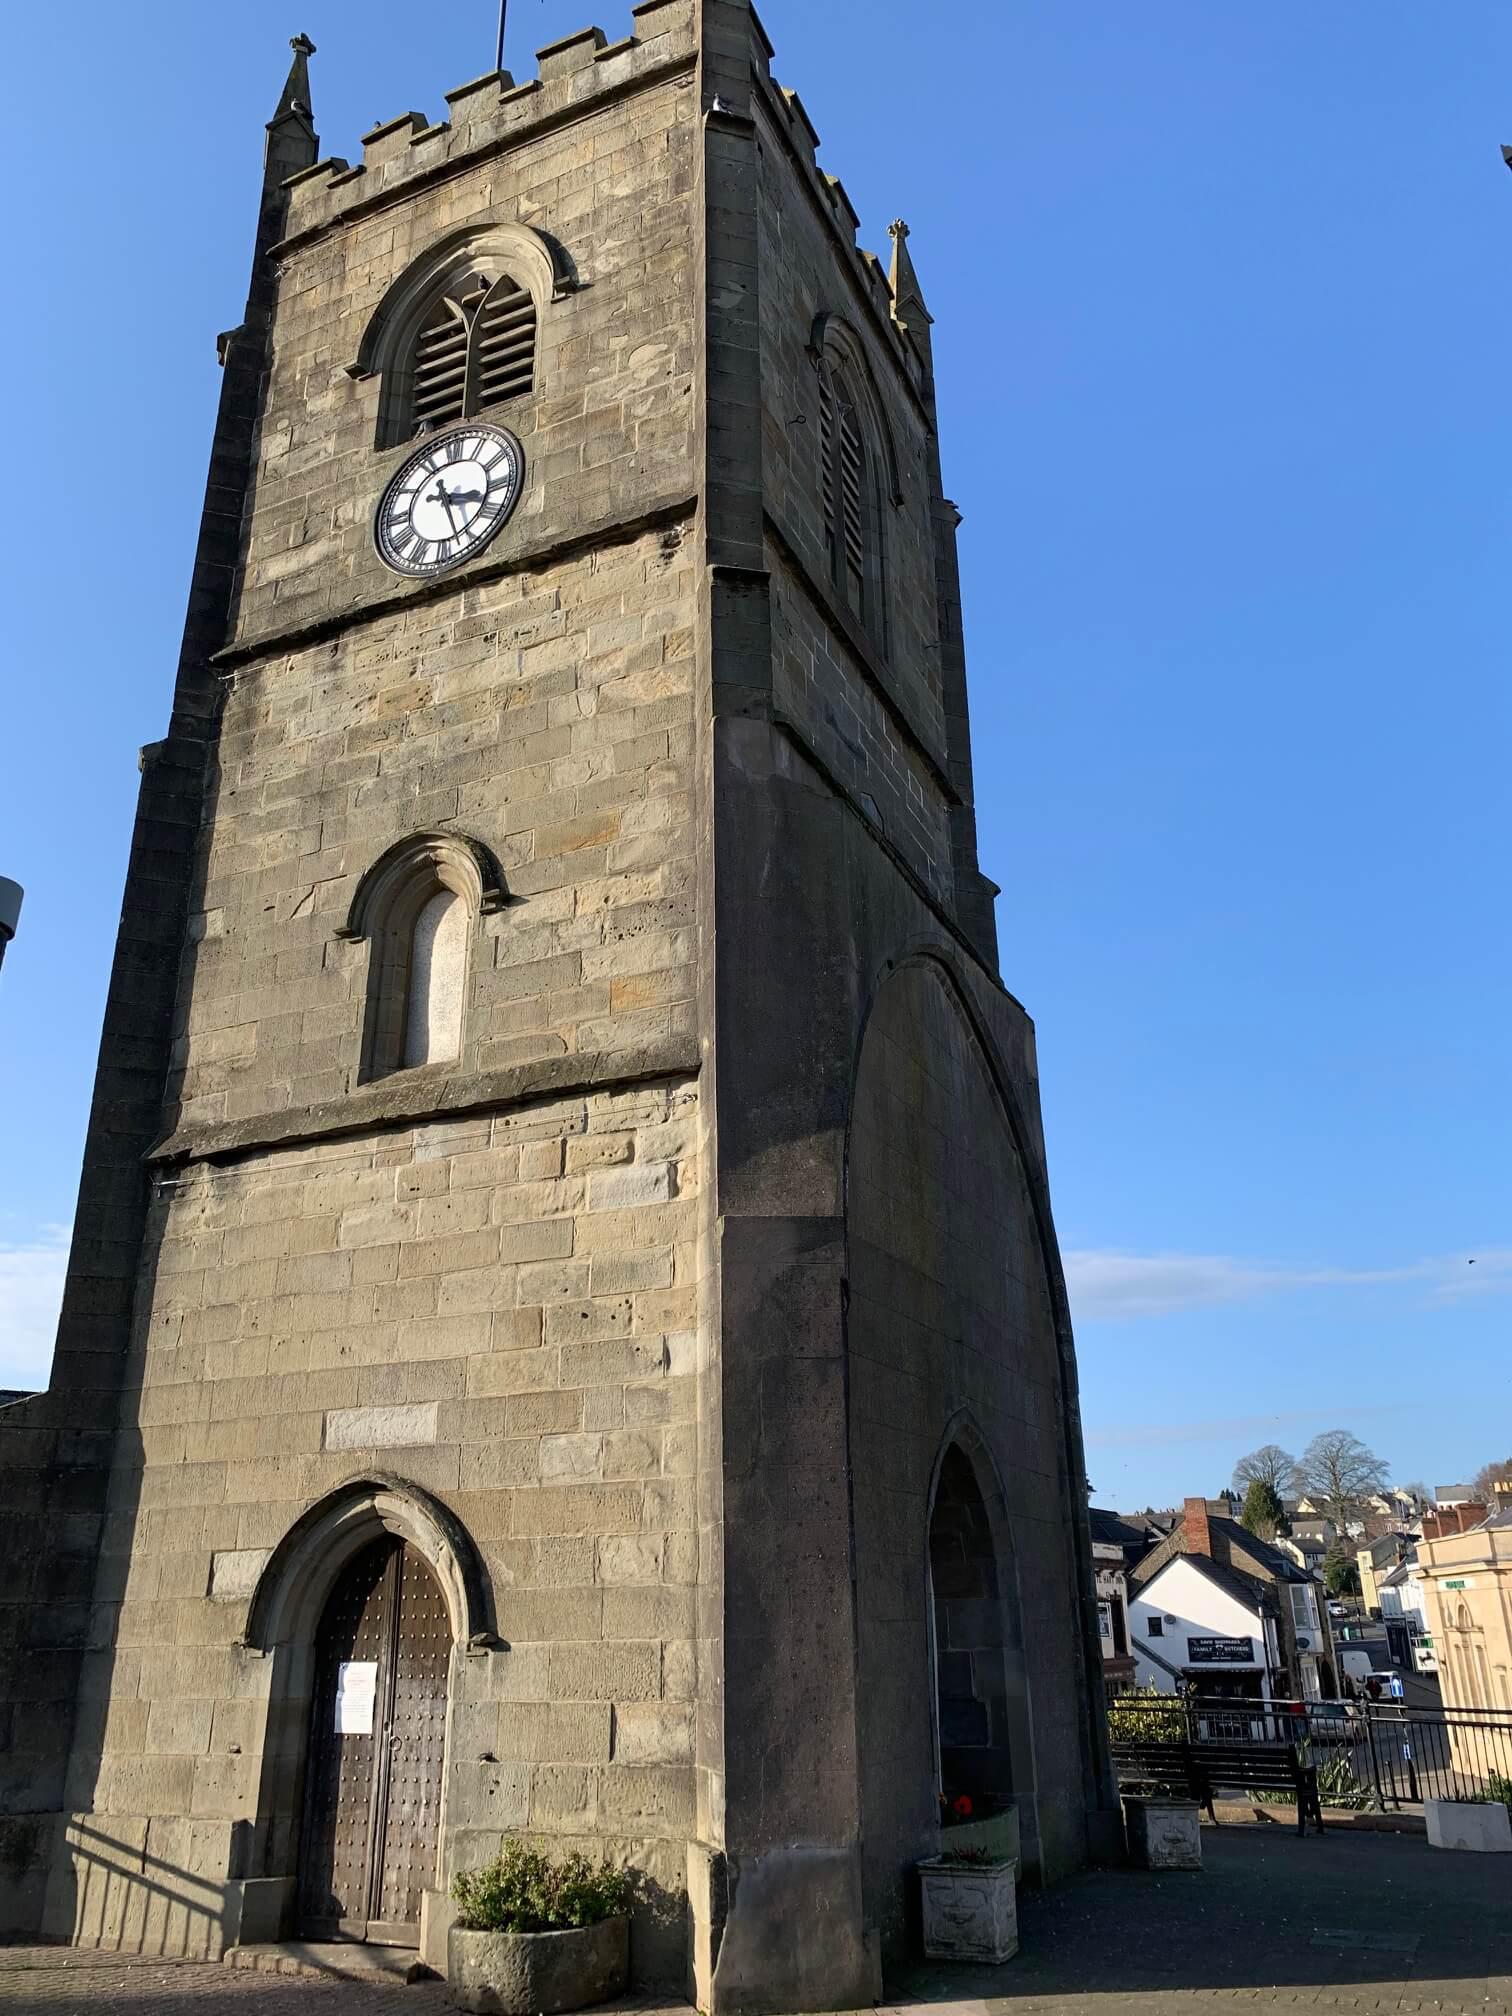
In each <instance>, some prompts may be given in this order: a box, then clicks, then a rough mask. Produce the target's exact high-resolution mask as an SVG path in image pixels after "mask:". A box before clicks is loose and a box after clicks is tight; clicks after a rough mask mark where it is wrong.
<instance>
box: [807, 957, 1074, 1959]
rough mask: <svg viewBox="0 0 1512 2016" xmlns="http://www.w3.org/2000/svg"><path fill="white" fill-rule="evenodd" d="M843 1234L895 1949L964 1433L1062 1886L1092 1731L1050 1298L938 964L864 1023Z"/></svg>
mask: <svg viewBox="0 0 1512 2016" xmlns="http://www.w3.org/2000/svg"><path fill="white" fill-rule="evenodd" d="M846 1231H847V1239H848V1250H849V1259H850V1289H851V1298H850V1310H849V1320H848V1324H847V1334H848V1338H849V1346H850V1350H849V1363H850V1451H851V1463H852V1466H853V1492H854V1503H855V1530H856V1600H857V1612H858V1631H859V1638H860V1646H859V1660H858V1670H859V1672H860V1676H861V1679H860V1690H859V1692H860V1699H859V1714H860V1725H861V1755H862V1810H863V1838H864V1841H865V1848H866V1858H867V1871H866V1877H867V1903H868V1909H869V1910H870V1912H871V1913H872V1914H873V1916H874V1918H875V1921H876V1922H877V1923H878V1925H879V1926H880V1927H881V1929H882V1933H883V1940H884V1950H885V1951H886V1952H887V1953H888V1955H889V1957H901V1956H902V1953H903V1952H904V1950H905V1949H906V1935H907V1901H906V1891H905V1886H904V1881H903V1875H904V1871H905V1870H906V1869H907V1868H908V1867H909V1866H910V1865H911V1864H912V1863H913V1862H914V1861H916V1860H918V1859H919V1858H921V1857H922V1856H925V1855H928V1854H932V1853H934V1852H936V1847H937V1843H938V1840H939V1833H938V1829H939V1811H938V1806H937V1786H938V1779H937V1757H936V1737H935V1733H934V1728H933V1721H934V1713H935V1704H934V1699H933V1695H934V1684H935V1683H934V1672H933V1668H932V1664H931V1659H930V1622H929V1600H930V1599H929V1590H928V1578H927V1572H926V1566H927V1560H928V1547H927V1536H928V1532H929V1522H930V1510H931V1501H932V1493H933V1489H934V1485H935V1480H936V1476H937V1472H938V1466H939V1464H940V1461H941V1458H942V1455H943V1454H944V1451H945V1449H946V1446H947V1442H948V1440H949V1439H950V1438H951V1437H952V1435H953V1434H956V1433H959V1432H962V1431H964V1432H965V1434H966V1436H967V1438H968V1439H967V1441H966V1443H965V1444H964V1445H963V1446H964V1448H965V1450H966V1453H967V1454H968V1455H969V1456H970V1457H971V1458H972V1460H973V1465H974V1468H976V1469H977V1470H978V1471H979V1472H980V1473H981V1474H979V1475H978V1477H977V1484H978V1488H979V1490H980V1491H981V1493H982V1495H983V1497H984V1498H985V1499H987V1500H989V1501H991V1500H993V1499H995V1498H997V1497H998V1495H999V1494H1001V1499H1002V1507H1001V1515H1000V1520H999V1522H998V1524H999V1530H998V1532H997V1533H995V1535H994V1540H995V1543H996V1549H995V1551H996V1554H997V1560H996V1568H997V1582H998V1588H999V1592H1000V1598H1001V1601H1002V1605H1003V1611H1004V1615H1005V1618H1006V1620H1007V1624H1008V1630H1007V1638H1008V1648H1007V1651H1006V1654H1001V1655H998V1657H997V1667H998V1671H997V1673H996V1675H995V1676H993V1677H994V1678H995V1681H996V1683H997V1691H1001V1687H1002V1684H1003V1677H1004V1675H1003V1669H1004V1664H1005V1657H1006V1661H1007V1666H1008V1672H1009V1678H1010V1681H1011V1682H1012V1683H1015V1684H1016V1687H1017V1689H1018V1692H1019V1694H1020V1696H1022V1693H1023V1692H1024V1691H1025V1685H1024V1683H1025V1672H1026V1671H1027V1674H1028V1684H1027V1695H1028V1703H1027V1707H1028V1714H1027V1716H1025V1717H1023V1718H1022V1719H1021V1721H1020V1724H1019V1727H1018V1729H1017V1730H1016V1731H1015V1732H1014V1733H1015V1735H1016V1736H1017V1740H1016V1741H1014V1743H1013V1745H1012V1749H1013V1758H1012V1762H1013V1776H1014V1786H1013V1791H1014V1796H1015V1798H1016V1799H1017V1801H1018V1804H1019V1809H1020V1822H1021V1836H1022V1840H1023V1843H1024V1850H1025V1855H1026V1859H1027V1861H1028V1862H1029V1864H1030V1865H1031V1866H1032V1867H1033V1869H1034V1870H1035V1872H1036V1873H1044V1874H1046V1875H1056V1874H1060V1873H1062V1872H1063V1871H1065V1870H1066V1869H1068V1868H1071V1867H1074V1866H1076V1864H1077V1863H1079V1862H1080V1861H1081V1860H1082V1859H1083V1858H1084V1856H1085V1853H1086V1827H1085V1816H1084V1811H1083V1802H1082V1800H1081V1799H1080V1798H1077V1799H1074V1800H1072V1799H1067V1798H1066V1797H1065V1796H1064V1789H1063V1788H1065V1787H1067V1786H1072V1787H1079V1786H1080V1783H1081V1779H1082V1770H1083V1750H1082V1741H1083V1738H1082V1716H1081V1712H1080V1709H1079V1705H1078V1703H1077V1700H1076V1696H1075V1694H1074V1692H1071V1691H1069V1690H1068V1689H1067V1687H1066V1685H1065V1683H1064V1678H1063V1677H1062V1676H1065V1675H1067V1674H1069V1673H1072V1672H1074V1671H1075V1669H1076V1659H1077V1647H1076V1630H1077V1609H1076V1605H1075V1604H1074V1603H1072V1602H1070V1601H1068V1592H1069V1591H1070V1590H1072V1589H1074V1588H1075V1587H1076V1582H1077V1572H1076V1563H1075V1558H1074V1549H1073V1542H1072V1531H1071V1526H1070V1509H1071V1506H1072V1504H1073V1503H1074V1497H1073V1491H1072V1486H1071V1481H1070V1479H1069V1477H1068V1474H1067V1451H1066V1443H1065V1437H1064V1427H1063V1421H1064V1411H1063V1410H1064V1395H1063V1391H1062V1377H1061V1365H1060V1350H1059V1344H1058V1340H1057V1337H1056V1332H1055V1323H1054V1316H1053V1309H1052V1302H1051V1294H1050V1285H1049V1281H1048V1278H1047V1274H1046V1263H1045V1256H1044V1252H1043V1250H1042V1245H1041V1234H1040V1228H1039V1227H1038V1226H1037V1224H1036V1222H1035V1213H1034V1206H1033V1202H1032V1199H1031V1196H1030V1192H1029V1188H1028V1184H1027V1182H1026V1180H1025V1175H1024V1170H1023V1167H1022V1164H1021V1161H1020V1157H1019V1153H1018V1151H1017V1150H1016V1148H1015V1145H1014V1142H1013V1138H1012V1135H1011V1133H1010V1129H1009V1124H1008V1119H1007V1116H1006V1114H1005V1112H1004V1109H1003V1104H1002V1099H1001V1096H1000V1094H999V1092H998V1089H997V1087H996V1086H995V1085H994V1083H993V1079H992V1074H991V1071H990V1070H989V1068H988V1065H987V1061H986V1059H985V1057H984V1055H983V1053H982V1051H981V1048H980V1045H979V1043H978V1041H977V1039H976V1038H975V1036H974V1035H973V1034H972V1032H971V1029H970V1026H969V1024H968V1022H967V1019H966V1015H965V1013H964V1012H963V1002H962V999H961V997H960V996H959V994H958V993H957V992H956V991H955V989H954V986H953V984H952V983H951V981H950V980H949V979H948V978H947V977H946V971H945V969H944V968H943V967H941V966H939V965H936V964H934V963H933V962H927V963H926V962H920V963H915V964H910V965H905V966H903V967H902V968H900V970H899V971H897V972H896V973H895V974H894V975H893V976H892V977H891V978H890V979H889V980H888V981H886V982H885V983H884V985H883V987H882V989H881V991H880V993H879V995H878V996H877V999H876V1002H875V1004H874V1006H873V1008H872V1011H871V1014H870V1017H869V1018H868V1021H867V1027H866V1038H865V1045H864V1047H863V1050H862V1054H861V1067H860V1071H859V1074H858V1077H857V1081H856V1095H855V1103H854V1106H853V1108H852V1113H851V1137H850V1152H849V1166H848V1182H847V1218H846ZM984 1642H985V1641H984ZM947 1649H948V1648H942V1650H941V1654H940V1656H942V1657H944V1656H947ZM1031 1723H1032V1730H1033V1736H1032V1742H1031V1741H1030V1740H1029V1727H1030V1724H1031ZM1041 1786H1043V1788H1044V1797H1043V1799H1041V1797H1040V1787H1041Z"/></svg>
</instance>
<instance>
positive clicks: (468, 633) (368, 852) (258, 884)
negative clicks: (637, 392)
mask: <svg viewBox="0 0 1512 2016" xmlns="http://www.w3.org/2000/svg"><path fill="white" fill-rule="evenodd" d="M692 582H693V561H692V555H691V553H690V551H689V549H688V543H687V541H686V540H685V538H684V537H683V533H682V528H681V527H680V526H678V525H675V524H674V525H672V526H670V527H668V528H666V529H665V530H663V531H662V532H659V533H655V534H651V533H648V534H645V535H643V536H641V537H639V538H633V539H629V540H627V541H625V542H624V543H623V544H618V545H610V546H607V547H605V548H603V549H602V550H600V551H597V552H595V553H593V554H591V555H584V556H582V557H581V558H579V559H577V560H575V561H572V562H570V563H568V564H564V565H562V566H560V567H558V568H555V569H553V570H552V573H551V575H550V577H549V579H547V580H538V579H536V578H535V577H533V576H531V575H529V574H523V575H510V576H507V577H505V578H504V579H502V580H499V581H496V582H492V583H490V584H488V585H487V586H485V587H482V588H479V589H477V590H476V591H474V592H473V593H472V594H470V595H469V597H468V598H467V603H466V605H465V607H459V606H458V605H455V604H453V605H450V606H447V607H444V608H437V607H436V606H435V605H433V604H427V603H421V604H417V605H415V606H414V607H412V608H409V609H406V610H404V611H403V612H401V613H398V614H396V615H394V616H392V617H390V618H388V619H386V620H385V621H383V622H382V623H377V624H366V625H362V626H359V627H357V628H355V629H353V630H351V631H348V632H345V633H344V634H343V635H342V636H341V637H340V638H339V639H336V640H333V641H332V642H331V643H330V644H326V645H319V646H315V647H311V648H308V649H306V650H303V651H300V652H297V653H293V654H290V655H288V656H280V657H278V658H275V659H273V660H271V661H268V662H266V663H263V664H259V665H257V666H255V667H251V666H249V667H248V668H247V669H246V670H244V671H243V672H241V673H239V674H237V675H236V676H235V678H234V679H233V681H232V685H231V690H230V692H229V693H228V695H227V698H226V707H225V716H224V720H223V723H222V729H221V736H220V743H219V761H220V778H221V782H220V789H219V795H218V804H217V817H216V819H215V821H214V823H213V825H212V826H211V827H210V828H209V829H208V831H207V835H206V840H205V847H204V882H203V895H202V900H201V905H200V907H199V908H198V909H197V910H196V912H195V914H194V916H193V917H192V918H191V920H190V933H191V946H190V950H189V953H188V956H187V962H186V967H187V970H186V986H185V988H184V991H183V994H182V997H181V1008H180V1016H181V1028H180V1033H179V1036H178V1039H177V1043H176V1047H175V1070H174V1074H173V1078H172V1081H171V1083H170V1092H171V1093H173V1094H176V1095H177V1096H178V1098H179V1100H180V1110H179V1126H180V1129H181V1130H187V1131H188V1132H189V1133H190V1134H191V1135H192V1134H193V1133H194V1131H195V1130H197V1129H201V1128H203V1127H205V1126H211V1125H216V1124H218V1123H225V1122H246V1121H253V1120H257V1119H259V1118H264V1117H267V1116H274V1115H279V1114H283V1113H286V1112H291V1111H295V1112H297V1111H298V1110H300V1109H303V1108H305V1107H308V1106H311V1105H315V1104H318V1103H320V1102H322V1101H327V1100H333V1099H337V1098H339V1097H341V1096H342V1095H344V1094H346V1093H349V1092H351V1091H352V1090H353V1089H354V1088H355V1087H356V1085H357V1083H358V1078H359V1072H360V1063H361V1048H362V1044H361V1037H362V1020H363V1013H364V1005H365V1000H366V989H367V977H368V964H369V959H370V957H371V953H370V948H369V946H368V945H367V944H366V943H364V942H362V941H360V940H359V941H351V940H343V939H341V938H339V937H338V936H337V935H336V934H337V933H338V931H339V930H340V929H341V927H342V926H343V925H344V923H345V921H346V916H347V912H348V910H349V908H350V905H351V901H352V896H353V893H354V891H355V889H356V886H357V882H358V879H359V877H360V876H361V874H362V873H363V871H364V870H365V869H367V868H368V867H369V866H371V864H372V863H373V862H374V861H376V860H377V859H378V858H379V857H380V856H381V855H382V854H383V853H384V851H385V849H386V848H388V847H390V846H391V845H392V844H393V843H394V842H395V841H397V840H400V839H403V838H404V837H405V835H406V834H408V833H410V832H413V831H415V830H416V829H418V828H424V827H434V826H446V827H451V828H454V829H455V830H458V831H461V832H464V833H467V834H470V835H473V836H475V837H476V838H477V839H479V840H481V841H482V842H483V843H484V844H485V845H487V846H488V847H489V848H490V849H491V850H492V851H493V853H494V854H495V856H496V857H497V858H498V860H499V862H500V863H501V866H502V869H503V873H504V876H505V879H506V883H507V888H508V894H509V898H510V900H509V902H508V903H507V905H506V906H505V908H503V909H502V910H501V911H499V912H498V913H496V914H495V915H493V916H491V917H487V918H484V919H483V920H482V921H481V924H480V935H479V939H478V942H477V943H476V945H475V947H474V950H473V957H472V964H471V973H470V980H469V986H468V996H467V1005H466V1016H465V1027H464V1061H465V1063H466V1064H468V1065H469V1066H470V1067H471V1068H473V1069H474V1070H476V1071H479V1072H489V1071H497V1070H500V1069H506V1068H508V1067H511V1066H515V1065H520V1064H523V1063H527V1062H532V1061H538V1060H545V1059H551V1058H556V1057H566V1056H568V1055H570V1054H573V1053H578V1052H586V1051H591V1052H595V1053H600V1052H609V1053H612V1052H614V1051H617V1050H618V1051H629V1050H632V1049H634V1048H636V1047H637V1046H644V1045H646V1044H648V1043H654V1042H657V1041H661V1040H665V1039H668V1038H672V1037H680V1036H681V1037H685V1036H687V1035H689V1033H690V1032H691V1028H692V1007H691V1001H692V995H693V991H694V987H693V934H692V927H693V922H694V912H693V882H694V869H693V860H692V844H693V843H692V838H691V833H692V827H691V803H692V783H693V779H692V764H693V696H692V633H691V629H690V628H689V624H690V622H691V603H692ZM452 1075H453V1076H454V1077H455V1073H453V1074H452ZM605 1152H606V1153H609V1154H612V1153H613V1149H612V1147H611V1148H610V1149H607V1150H606V1151H605ZM627 1180H628V1181H629V1182H630V1184H631V1187H632V1188H634V1187H636V1186H637V1185H639V1184H641V1183H642V1182H643V1181H644V1180H645V1179H644V1177H643V1174H642V1173H637V1174H636V1175H635V1176H634V1177H631V1178H628V1179H627ZM469 1208H472V1207H467V1206H462V1205H459V1204H457V1203H456V1202H455V1201H453V1202H452V1203H449V1204H447V1205H446V1206H440V1205H433V1206H431V1207H430V1208H428V1209H427V1210H426V1211H425V1212H424V1213H423V1214H419V1215H418V1217H417V1221H416V1223H415V1224H414V1225H413V1226H412V1227H411V1228H410V1229H411V1231H412V1233H413V1236H414V1237H415V1238H416V1239H417V1240H419V1241H422V1242H423V1241H427V1240H430V1239H433V1238H453V1239H462V1240H465V1239H466V1238H467V1237H468V1236H469V1234H470V1233H471V1232H473V1231H475V1230H476V1229H477V1228H476V1227H473V1226H470V1225H468V1224H466V1223H465V1222H464V1216H465V1212H466V1210H467V1209H469ZM365 1222H369V1223H371V1224H374V1225H377V1224H379V1223H380V1220H379V1219H376V1218H375V1219H372V1220H370V1221H365ZM355 1233H356V1228H355V1227H354V1228H353V1236H355ZM273 1236H274V1235H273V1234H271V1233H269V1232H267V1231H264V1230H261V1229H259V1228H256V1227H244V1228H242V1230H241V1234H240V1236H239V1237H238V1238H237V1239H236V1240H234V1241H232V1242H231V1245H230V1247H229V1249H228V1253H227V1258H228V1260H229V1261H230V1262H231V1264H233V1265H243V1264H245V1265H254V1264H255V1263H256V1262H257V1260H258V1259H259V1258H260V1257H261V1248H262V1246H263V1245H264V1244H266V1243H267V1242H268V1240H269V1239H270V1238H272V1237H273ZM300 1236H302V1237H308V1238H318V1236H319V1227H314V1228H312V1229H310V1230H308V1231H306V1232H304V1233H302V1234H301V1235H300ZM454 1250H456V1251H458V1252H462V1251H465V1250H466V1248H465V1246H460V1247H457V1248H456V1249H454ZM523 1257H527V1258H533V1257H540V1258H546V1257H551V1256H548V1255H545V1254H542V1255H538V1256H537V1255H525V1256H523ZM336 1271H339V1270H334V1269H332V1267H331V1266H330V1264H329V1262H322V1261H319V1260H316V1259H314V1258H312V1259H311V1261H310V1264H309V1265H308V1266H307V1267H306V1268H305V1269H304V1270H303V1273H304V1277H305V1285H306V1286H307V1287H308V1288H309V1289H311V1290H312V1291H314V1292H319V1290H320V1287H321V1285H322V1277H329V1276H331V1275H332V1274H333V1273H334V1272H336Z"/></svg>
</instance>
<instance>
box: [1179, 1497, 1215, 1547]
mask: <svg viewBox="0 0 1512 2016" xmlns="http://www.w3.org/2000/svg"><path fill="white" fill-rule="evenodd" d="M1182 1523H1183V1525H1184V1527H1185V1529H1186V1551H1187V1552H1188V1554H1206V1555H1207V1557H1208V1559H1209V1560H1211V1559H1212V1557H1213V1536H1212V1533H1211V1532H1210V1531H1209V1529H1208V1502H1207V1500H1206V1498H1188V1499H1187V1501H1186V1508H1185V1513H1184V1517H1183V1521H1182Z"/></svg>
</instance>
